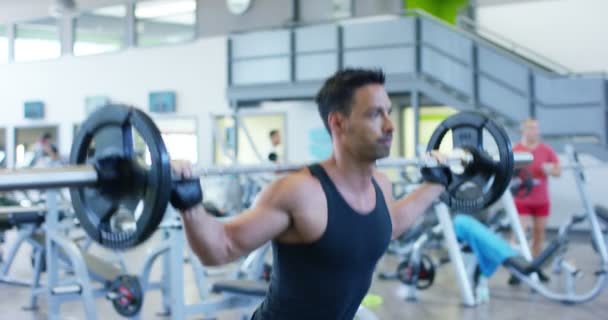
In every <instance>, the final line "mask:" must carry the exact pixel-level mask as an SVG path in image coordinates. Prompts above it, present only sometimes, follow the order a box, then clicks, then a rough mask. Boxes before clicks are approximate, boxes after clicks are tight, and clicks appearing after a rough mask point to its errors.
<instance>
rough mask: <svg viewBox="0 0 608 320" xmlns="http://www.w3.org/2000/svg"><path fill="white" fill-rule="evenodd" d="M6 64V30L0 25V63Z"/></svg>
mask: <svg viewBox="0 0 608 320" xmlns="http://www.w3.org/2000/svg"><path fill="white" fill-rule="evenodd" d="M7 62H8V29H7V27H6V26H5V25H0V63H7Z"/></svg>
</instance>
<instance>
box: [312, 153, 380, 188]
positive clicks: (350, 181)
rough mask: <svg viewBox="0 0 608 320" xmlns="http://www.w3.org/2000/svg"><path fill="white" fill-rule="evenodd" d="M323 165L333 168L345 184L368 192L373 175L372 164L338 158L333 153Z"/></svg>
mask: <svg viewBox="0 0 608 320" xmlns="http://www.w3.org/2000/svg"><path fill="white" fill-rule="evenodd" d="M324 164H325V165H327V166H329V167H331V168H333V169H334V170H335V172H336V173H337V174H339V176H340V179H341V180H342V181H343V182H344V183H345V184H347V185H348V186H350V187H352V188H353V189H354V190H358V191H365V190H368V188H369V186H370V182H371V179H372V176H373V175H374V167H375V165H374V162H369V161H357V160H354V159H352V158H348V157H339V156H336V154H335V153H334V154H333V155H332V157H331V158H329V159H328V160H327V161H325V163H324Z"/></svg>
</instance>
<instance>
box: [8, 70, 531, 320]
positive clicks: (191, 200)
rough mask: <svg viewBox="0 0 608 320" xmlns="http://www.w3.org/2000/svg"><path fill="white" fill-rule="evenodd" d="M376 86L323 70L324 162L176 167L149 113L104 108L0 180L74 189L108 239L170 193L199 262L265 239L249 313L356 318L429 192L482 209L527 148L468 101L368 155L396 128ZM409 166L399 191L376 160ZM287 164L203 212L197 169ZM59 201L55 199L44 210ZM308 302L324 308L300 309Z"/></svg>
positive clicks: (129, 243) (201, 172)
mask: <svg viewBox="0 0 608 320" xmlns="http://www.w3.org/2000/svg"><path fill="white" fill-rule="evenodd" d="M383 84H384V75H383V74H382V72H380V71H370V70H360V69H356V70H353V69H349V70H344V71H340V72H338V73H337V74H335V75H334V76H333V77H331V78H330V79H328V80H327V81H326V83H325V85H324V86H323V88H322V89H321V91H320V92H319V94H318V96H317V103H318V105H319V111H320V114H321V117H322V119H323V121H324V123H325V125H326V127H327V129H328V130H329V131H330V133H331V135H332V137H333V138H332V140H333V146H334V151H333V155H332V157H331V158H330V159H328V160H326V161H324V162H322V163H320V164H315V165H311V166H308V167H304V166H302V165H266V166H241V167H238V166H233V167H225V168H221V167H219V168H218V167H215V168H214V167H211V168H198V169H192V168H191V167H190V165H189V164H188V163H185V162H174V163H173V164H172V163H171V162H170V158H169V154H168V152H167V149H166V147H165V145H164V142H163V140H162V136H161V133H160V131H159V130H158V128H157V127H156V125H155V124H154V122H153V121H152V119H151V118H150V117H149V116H147V115H146V114H145V113H144V112H142V111H141V110H139V109H136V108H133V107H128V106H122V105H109V106H106V107H103V108H100V109H98V110H97V111H96V112H94V113H92V114H91V115H90V116H89V117H88V118H87V119H86V120H85V121H84V122H83V123H82V124H81V126H80V129H79V131H78V133H77V134H76V136H75V137H74V141H73V144H72V150H71V152H70V166H64V167H58V168H52V169H18V170H13V169H11V170H3V171H2V172H0V191H5V190H18V189H31V188H36V189H45V188H57V187H70V195H71V197H70V198H71V200H72V205H73V207H74V212H75V214H76V217H77V218H78V220H79V222H80V225H81V226H82V228H83V229H84V231H85V232H86V233H87V234H88V235H89V236H90V237H91V238H92V239H93V240H94V241H96V242H98V243H100V244H101V245H103V246H106V247H109V248H116V249H125V248H131V247H134V246H137V245H138V244H140V243H142V242H144V241H145V240H146V239H148V238H149V237H150V236H151V235H152V234H153V233H154V231H155V230H156V229H157V227H158V226H159V224H160V222H161V220H162V219H163V216H164V214H165V211H166V208H167V205H168V203H169V202H171V204H172V205H173V206H174V207H175V208H177V209H179V210H181V211H182V217H183V220H184V225H185V229H186V232H187V237H188V239H189V242H190V244H191V246H192V249H193V251H194V252H195V253H197V255H198V256H199V257H200V258H201V260H202V261H203V262H204V263H205V264H220V263H226V262H228V261H231V260H234V259H236V258H237V257H239V256H241V255H242V254H244V253H246V252H247V251H250V250H253V249H254V248H255V247H257V246H260V245H262V244H263V243H265V242H267V241H269V240H273V245H274V249H275V250H274V254H275V260H274V261H275V268H276V272H273V274H274V277H273V280H272V281H271V285H270V290H269V294H268V298H267V299H266V301H265V302H264V303H263V304H262V306H261V307H260V309H259V310H258V311H257V313H256V318H258V319H259V318H262V319H266V318H271V319H272V318H277V317H278V318H289V319H297V318H299V317H300V318H301V317H304V318H329V319H348V318H352V317H353V314H354V312H355V311H356V309H357V306H358V305H359V303H360V302H361V299H362V297H363V295H364V294H365V292H366V291H367V290H368V288H369V285H370V282H371V273H372V272H373V269H374V267H375V264H376V262H377V261H378V259H379V257H380V256H381V255H382V254H383V252H384V251H385V249H386V247H387V245H388V241H389V239H390V237H391V235H392V236H397V235H398V234H400V233H402V232H403V231H404V230H405V229H407V228H408V226H409V225H410V224H411V222H412V221H414V220H415V218H416V217H417V216H418V215H420V214H421V213H422V212H424V211H425V210H426V208H428V207H429V206H430V205H431V204H432V203H433V202H434V201H435V199H436V198H437V196H439V198H440V199H441V200H442V201H443V202H445V203H446V204H447V205H448V206H450V207H452V208H453V209H457V210H461V211H465V212H466V211H468V212H470V211H475V210H479V209H482V208H486V207H487V206H489V205H490V204H492V203H494V202H495V201H496V200H498V198H499V197H500V196H501V195H502V194H503V193H504V191H505V190H506V189H507V187H508V186H509V183H510V180H511V176H512V174H513V169H514V166H515V165H516V164H517V163H519V164H521V163H529V162H531V159H530V158H531V156H530V154H518V155H517V156H518V157H515V155H514V154H513V152H512V150H511V143H510V141H509V138H508V136H507V134H506V133H505V131H504V130H503V129H502V128H500V127H499V126H498V125H496V124H495V123H494V122H493V121H491V120H490V119H488V118H487V117H485V116H483V115H481V114H479V113H474V112H462V113H459V114H456V115H453V116H451V117H449V118H447V119H446V120H445V121H443V122H442V123H441V124H440V125H439V126H438V128H437V130H435V131H434V132H433V134H432V136H431V139H430V141H429V144H428V146H427V151H429V155H428V156H427V157H423V158H418V159H413V160H411V159H410V160H408V159H405V160H403V159H396V160H395V159H391V160H380V161H376V160H377V159H379V158H383V157H386V156H387V155H388V153H389V150H390V145H391V139H392V131H393V125H392V123H391V121H390V118H389V113H390V100H389V98H388V96H387V93H386V91H385V89H384V86H383ZM449 132H451V137H452V145H453V148H454V151H453V152H452V153H450V154H447V155H441V154H439V153H437V152H436V151H435V150H437V149H439V148H440V147H441V144H442V141H443V140H444V138H445V137H446V136H448V135H447V133H449ZM487 133H489V135H490V136H491V137H492V138H493V140H494V142H495V145H496V150H495V151H496V153H495V154H492V155H490V154H489V153H488V152H487V151H486V150H485V148H484V139H486V138H484V136H487ZM135 134H139V138H141V140H139V141H143V143H144V144H145V146H146V150H147V155H148V157H147V158H146V159H145V160H146V161H144V160H143V159H141V156H140V155H139V154H140V153H139V152H137V151H136V150H135V143H134V141H135V140H136V139H135V136H134V135H135ZM91 148H95V153H94V155H91V152H90V150H91ZM172 165H173V168H172ZM412 165H413V166H419V167H421V172H422V176H423V178H424V180H425V181H426V183H424V184H423V185H422V186H421V187H419V188H418V190H416V191H414V192H413V193H411V194H410V195H408V196H407V197H406V198H404V199H401V200H399V201H394V200H393V199H392V195H391V192H390V187H391V186H390V182H389V181H388V179H387V178H386V177H385V176H384V175H383V174H381V173H379V172H378V171H376V170H375V167H376V166H378V167H379V166H412ZM295 170H299V171H298V172H296V173H293V174H290V175H287V176H285V177H283V178H280V179H278V180H276V181H275V182H274V183H272V184H271V185H270V186H269V187H268V188H267V189H266V190H265V191H264V192H262V194H261V195H260V199H259V200H258V202H257V203H256V205H254V206H253V207H252V208H251V209H249V210H247V211H246V212H244V213H243V214H242V215H239V216H238V217H236V218H235V219H232V220H230V221H229V222H226V224H222V223H220V222H219V221H216V220H214V219H213V218H211V217H209V216H207V215H206V214H205V212H204V209H203V206H202V205H201V202H202V198H203V197H202V190H201V186H200V181H199V178H200V177H201V176H205V175H221V174H247V173H255V172H272V171H274V172H284V171H295ZM172 171H174V172H173V173H172ZM184 178H186V179H184ZM189 178H191V179H189ZM471 191H473V192H471ZM55 210H56V208H51V205H50V207H49V211H51V212H55ZM125 210H126V211H130V212H132V214H133V217H134V218H135V219H136V223H135V224H134V226H133V228H129V229H123V228H114V227H113V225H114V224H113V223H112V220H113V219H114V218H115V217H116V216H117V213H119V212H125ZM349 248H350V249H349ZM307 279H311V281H307ZM327 288H330V290H327ZM316 303H319V304H318V305H323V306H325V307H324V308H318V309H319V310H315V311H307V310H306V309H307V308H308V307H309V306H310V305H315V304H316ZM327 306H329V307H327Z"/></svg>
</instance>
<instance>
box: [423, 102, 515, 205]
mask: <svg viewBox="0 0 608 320" xmlns="http://www.w3.org/2000/svg"><path fill="white" fill-rule="evenodd" d="M484 130H485V131H487V132H488V133H489V134H490V136H491V137H492V138H493V140H494V141H495V143H496V147H497V151H498V156H499V161H494V160H493V159H492V158H491V157H490V156H489V154H488V152H487V151H486V150H484V138H483V133H484ZM448 132H451V133H452V145H453V148H462V149H475V150H478V151H479V154H480V155H481V157H482V158H483V160H485V161H483V162H481V161H477V160H478V159H476V162H477V163H479V166H478V169H477V170H470V169H467V170H465V172H464V173H463V174H455V173H452V179H451V183H450V185H449V186H448V187H447V190H446V191H445V192H444V193H443V194H442V195H441V196H440V198H441V200H442V201H443V202H445V203H446V204H447V205H448V206H449V207H450V208H452V209H455V210H461V211H464V212H471V213H472V212H475V211H478V210H481V209H484V208H487V207H488V206H489V205H491V204H492V203H494V202H495V201H496V200H498V199H499V198H500V197H501V196H502V194H503V193H504V192H505V190H507V188H508V187H509V183H510V181H511V177H512V175H513V169H514V160H513V150H512V147H511V141H510V140H509V136H508V135H507V133H506V132H505V131H504V129H503V128H502V127H500V126H499V125H497V124H496V123H495V122H494V121H492V120H491V119H489V118H487V117H485V116H484V115H482V114H480V113H477V112H461V113H457V114H455V115H453V116H450V117H448V118H447V119H445V120H444V121H443V122H442V123H441V124H439V126H438V127H437V129H436V130H435V131H434V132H433V134H432V136H431V138H430V140H429V143H428V145H427V151H431V150H436V149H439V147H440V145H441V143H442V141H443V139H444V137H445V136H446V134H447V133H448ZM480 159H481V158H480ZM482 164H483V165H482ZM469 168H470V167H469Z"/></svg>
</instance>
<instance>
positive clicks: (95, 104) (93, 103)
mask: <svg viewBox="0 0 608 320" xmlns="http://www.w3.org/2000/svg"><path fill="white" fill-rule="evenodd" d="M108 104H110V98H109V97H106V96H90V97H86V98H85V99H84V112H85V114H86V115H87V116H88V115H90V114H91V113H93V111H95V110H97V109H98V108H101V107H103V106H106V105H108Z"/></svg>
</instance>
